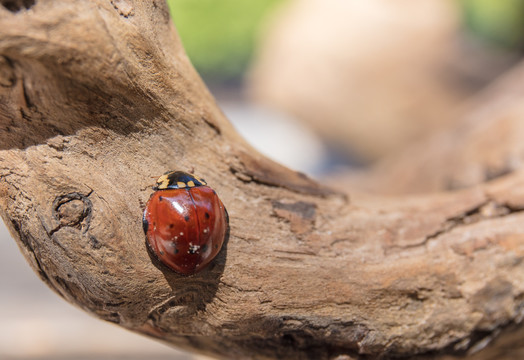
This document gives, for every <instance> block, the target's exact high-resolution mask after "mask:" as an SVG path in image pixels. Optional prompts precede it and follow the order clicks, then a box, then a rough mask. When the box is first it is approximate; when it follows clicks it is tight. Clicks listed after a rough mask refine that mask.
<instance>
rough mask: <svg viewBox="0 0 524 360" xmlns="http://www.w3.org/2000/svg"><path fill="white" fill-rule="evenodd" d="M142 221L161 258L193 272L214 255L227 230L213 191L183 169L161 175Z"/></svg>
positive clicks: (223, 210)
mask: <svg viewBox="0 0 524 360" xmlns="http://www.w3.org/2000/svg"><path fill="white" fill-rule="evenodd" d="M153 190H156V191H155V192H154V193H153V194H152V195H151V197H150V198H149V201H148V202H147V204H146V209H145V210H144V217H143V220H142V223H143V227H144V233H145V234H146V238H147V243H148V245H149V247H150V248H151V250H152V251H153V252H154V253H155V255H156V256H157V257H158V258H159V259H160V261H161V262H162V263H163V264H165V265H167V266H168V267H169V268H171V269H173V270H174V271H176V272H178V273H180V274H183V275H193V274H194V273H196V272H198V271H200V270H202V269H203V268H205V267H206V265H208V264H209V263H210V262H211V260H213V259H214V258H215V256H217V254H218V252H219V251H220V248H221V247H222V244H223V243H224V239H225V237H226V232H227V229H228V215H227V211H226V208H225V207H224V204H222V201H220V199H219V198H218V196H217V194H216V192H215V190H213V189H211V188H210V187H209V186H207V184H206V182H205V181H204V180H203V179H200V178H198V177H196V176H194V175H191V174H188V173H185V172H183V171H171V172H167V173H165V174H164V175H162V176H161V177H160V178H158V180H157V181H156V185H155V186H153Z"/></svg>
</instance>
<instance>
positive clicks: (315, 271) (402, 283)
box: [0, 0, 524, 359]
mask: <svg viewBox="0 0 524 360" xmlns="http://www.w3.org/2000/svg"><path fill="white" fill-rule="evenodd" d="M0 4H2V5H3V6H0V54H1V55H2V57H1V59H2V60H1V61H0V85H1V86H0V98H1V99H0V146H1V150H0V209H1V215H2V218H3V219H4V221H5V222H6V223H7V225H8V227H9V228H10V231H11V233H12V235H13V237H14V238H15V239H16V240H17V242H18V244H19V246H20V249H21V251H22V252H23V253H24V255H25V256H26V258H27V259H28V261H29V263H30V264H31V266H32V267H33V268H34V269H35V270H36V271H37V272H38V274H39V275H40V277H41V278H42V280H43V281H45V282H46V283H47V284H48V285H49V286H50V287H51V288H52V289H54V290H55V291H56V292H57V293H58V294H60V295H61V296H63V297H64V298H66V299H67V300H69V301H70V302H72V303H74V304H76V305H78V306H80V307H81V308H83V309H85V310H86V311H88V312H90V313H92V314H94V315H96V316H98V317H99V318H101V319H105V320H108V321H112V322H115V323H118V324H120V325H121V326H123V327H125V328H128V329H130V330H133V331H136V332H140V333H143V334H147V335H150V336H152V337H155V338H158V339H160V340H163V341H165V342H168V343H171V344H173V345H175V346H179V347H183V348H186V349H193V350H195V351H199V352H203V353H207V354H212V355H215V356H220V357H223V358H228V359H229V358H258V359H264V358H296V359H302V358H314V359H350V358H360V357H362V358H384V357H390V356H396V357H409V356H412V355H415V354H420V355H421V356H424V357H433V356H435V354H442V355H443V356H446V354H464V353H468V352H474V351H476V350H479V349H480V348H482V347H483V346H485V345H487V344H488V343H489V340H491V339H492V338H493V337H494V336H495V335H499V334H500V333H501V332H502V333H509V332H511V334H513V336H515V335H514V334H517V339H522V335H521V334H519V333H518V332H515V329H521V327H519V326H518V324H520V322H521V321H522V318H523V314H524V312H523V308H524V307H523V305H524V262H523V259H524V225H523V224H524V214H523V212H522V210H523V209H524V172H523V171H520V170H518V169H516V170H515V171H513V172H512V173H511V174H508V175H506V176H504V177H500V178H498V179H496V180H495V181H492V182H490V183H485V184H479V185H477V186H476V187H473V188H468V189H465V190H462V191H459V192H451V193H440V194H432V195H420V196H417V197H415V196H411V197H402V198H379V197H371V196H364V195H358V194H350V195H349V196H348V195H347V194H342V193H338V192H335V191H332V190H330V189H328V188H325V187H323V186H320V185H318V184H317V183H315V182H313V181H311V180H309V179H308V178H306V177H305V176H303V175H301V174H298V173H295V172H292V171H290V170H288V169H286V168H284V167H282V166H279V165H278V164H275V163H273V162H271V161H269V160H267V159H265V158H264V157H262V156H261V155H259V154H258V153H256V152H255V151H254V150H253V149H252V148H251V147H250V146H249V145H248V144H246V143H245V142H244V141H243V140H242V139H241V138H240V137H239V136H238V135H237V134H236V133H235V131H234V129H233V128H232V127H231V125H230V124H229V123H228V121H227V119H225V117H224V116H223V114H222V113H221V112H220V110H219V109H218V108H217V106H216V104H215V101H214V99H213V98H212V96H211V95H210V94H209V92H208V91H207V89H206V88H205V86H204V85H203V83H202V82H201V80H200V79H199V77H198V75H197V74H196V72H195V71H194V70H193V68H192V67H191V65H190V63H189V61H188V59H187V57H186V55H185V53H184V51H183V48H182V46H181V44H180V41H179V39H178V37H177V35H176V32H175V29H174V26H173V24H172V22H171V20H170V16H169V13H168V10H167V6H166V5H165V4H164V2H161V1H147V2H146V1H131V0H126V1H124V0H119V1H118V0H113V1H105V0H96V1H80V0H77V1H69V0H68V1H54V2H48V1H36V2H35V1H30V0H24V1H19V2H17V1H7V0H3V1H1V2H0ZM170 169H182V170H192V169H194V171H195V172H196V173H198V174H199V175H200V176H202V177H204V178H205V179H206V180H207V181H208V183H209V184H210V185H212V186H213V187H214V188H215V189H216V190H217V192H218V193H219V195H220V196H221V198H222V200H223V202H224V204H225V205H226V207H227V208H228V211H229V214H230V222H231V236H230V238H229V241H228V243H227V246H226V248H225V249H224V250H223V251H222V252H221V254H220V255H219V256H218V258H217V259H216V261H215V263H214V265H213V266H211V267H209V268H208V269H207V270H205V271H203V272H202V273H200V274H198V275H195V276H194V277H191V278H186V277H182V276H178V275H176V274H174V273H172V272H170V271H168V270H166V269H164V268H162V267H159V266H158V265H156V264H155V262H153V261H152V259H151V258H150V256H149V254H148V252H147V250H146V247H145V239H144V236H143V232H142V228H141V213H142V210H143V207H144V203H145V201H146V200H147V199H148V197H149V195H150V194H151V191H152V190H151V187H150V185H151V182H152V179H151V177H152V176H157V175H159V174H162V173H163V172H164V171H166V170H170ZM501 339H504V338H501ZM508 339H509V337H508ZM514 343H517V342H516V341H515V342H514ZM496 344H497V343H496ZM504 350H507V349H505V348H504V346H502V347H501V346H497V345H495V346H494V347H492V348H490V351H495V353H496V354H500V351H504ZM479 354H482V352H481V353H479ZM481 356H482V355H481Z"/></svg>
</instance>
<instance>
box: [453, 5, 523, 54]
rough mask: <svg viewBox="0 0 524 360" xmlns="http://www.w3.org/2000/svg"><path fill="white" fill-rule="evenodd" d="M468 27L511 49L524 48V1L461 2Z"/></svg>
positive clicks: (479, 34) (481, 35) (483, 36)
mask: <svg viewBox="0 0 524 360" xmlns="http://www.w3.org/2000/svg"><path fill="white" fill-rule="evenodd" d="M460 2H461V5H462V7H463V11H464V21H465V24H466V26H467V27H468V28H469V29H470V30H471V31H473V33H475V34H476V35H478V36H480V37H482V38H484V39H487V40H489V41H492V42H494V43H496V44H498V45H502V46H505V47H509V48H523V47H524V0H461V1H460Z"/></svg>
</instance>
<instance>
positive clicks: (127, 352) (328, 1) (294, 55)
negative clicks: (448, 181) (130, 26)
mask: <svg viewBox="0 0 524 360" xmlns="http://www.w3.org/2000/svg"><path fill="white" fill-rule="evenodd" d="M168 3H169V6H170V8H171V12H172V15H173V18H174V21H175V23H176V25H177V28H178V30H179V34H180V36H181V38H182V41H183V44H184V46H185V48H186V51H187V53H188V55H189V57H190V58H191V60H192V62H193V64H194V65H195V67H196V68H197V70H198V71H199V72H200V74H201V75H202V77H203V79H204V81H205V82H206V83H207V84H208V86H209V87H210V89H211V91H212V92H213V93H214V94H215V96H216V97H217V99H218V101H219V104H220V106H221V107H222V109H223V110H224V112H225V113H226V115H227V116H228V117H229V119H230V120H231V121H232V122H233V124H234V125H235V127H236V128H237V129H238V131H239V132H240V133H241V134H242V135H243V136H244V137H246V138H247V140H248V141H250V142H251V143H252V144H253V145H254V146H255V147H256V148H257V149H259V150H260V151H261V152H262V153H264V154H266V155H267V156H269V157H271V158H273V159H275V160H277V161H279V162H282V163H284V164H285V165H287V166H289V167H291V168H294V169H296V170H300V171H302V172H305V173H307V174H310V175H311V176H313V177H317V178H321V177H326V176H327V175H329V174H333V173H340V172H345V171H350V170H353V169H366V168H368V167H371V166H374V165H375V164H377V163H379V162H380V161H381V160H382V159H383V158H385V157H386V156H388V155H390V154H393V153H395V152H397V151H399V150H400V149H401V148H403V147H405V146H406V144H408V143H410V142H413V141H415V140H419V139H421V138H424V137H425V136H427V135H428V134H432V133H435V132H437V131H442V130H445V129H446V128H449V127H452V126H454V125H455V124H454V123H455V122H456V121H457V116H456V115H455V114H456V113H457V111H458V109H460V108H461V106H462V105H463V104H464V103H465V102H467V100H468V99H469V98H470V97H471V96H473V95H475V94H477V93H479V92H480V91H482V89H484V88H485V87H486V86H488V85H489V84H491V83H492V82H493V81H494V80H495V79H497V78H498V77H499V76H500V75H501V74H503V73H504V72H505V71H507V70H508V69H509V68H510V67H512V66H513V65H514V64H516V63H517V62H518V61H519V60H520V59H521V57H522V51H523V49H524V0H497V1H493V0H398V1H394V2H393V1H390V0H366V1H361V0H249V1H245V0H199V1H194V0H170V1H168ZM348 169H349V170H348ZM0 293H1V295H2V296H0V318H1V319H2V321H1V322H0V359H146V358H147V359H168V358H169V359H204V358H203V357H197V356H193V355H190V354H187V353H183V352H175V351H174V350H173V349H171V348H168V347H166V346H164V345H162V344H159V343H156V342H154V341H151V340H149V339H146V338H143V337H140V336H138V335H134V334H131V333H128V332H126V331H125V330H122V329H120V328H118V327H116V326H114V325H112V324H108V323H103V322H101V321H99V320H96V319H94V318H91V317H90V316H88V315H86V314H85V313H83V312H82V311H80V310H78V309H76V308H73V307H72V306H71V305H69V304H68V303H66V302H65V301H63V300H62V299H60V298H59V297H58V296H57V295H55V294H54V293H52V292H51V290H49V289H48V288H47V287H46V286H45V285H44V284H43V283H41V281H40V280H38V279H37V276H36V275H35V274H34V273H33V272H32V270H31V269H30V268H29V266H28V265H27V264H26V262H25V260H24V259H23V258H22V255H21V253H20V252H19V251H18V249H17V248H16V245H15V242H14V241H13V240H12V239H11V238H10V236H9V234H8V233H7V230H6V229H5V227H4V226H3V223H2V224H0Z"/></svg>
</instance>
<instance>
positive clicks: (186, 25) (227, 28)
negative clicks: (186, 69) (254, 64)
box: [168, 0, 282, 82]
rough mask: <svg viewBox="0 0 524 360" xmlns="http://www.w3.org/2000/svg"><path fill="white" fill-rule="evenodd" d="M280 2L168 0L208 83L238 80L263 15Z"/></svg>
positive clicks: (188, 46)
mask: <svg viewBox="0 0 524 360" xmlns="http://www.w3.org/2000/svg"><path fill="white" fill-rule="evenodd" d="M281 1H282V0H168V4H169V8H170V10H171V15H172V17H173V19H174V21H175V24H176V26H177V29H178V32H179V34H180V37H181V39H182V42H183V44H184V47H185V49H186V51H187V54H188V56H189V58H190V59H191V61H192V62H193V65H194V66H195V67H196V69H197V70H198V71H199V72H200V74H201V75H202V76H203V77H204V78H205V79H206V80H207V81H208V82H209V81H210V82H227V81H232V80H238V79H239V78H240V77H241V76H242V74H243V73H244V71H245V70H246V68H247V66H248V64H249V61H250V60H251V56H252V54H253V49H254V46H255V45H254V44H255V39H256V36H257V31H258V27H259V24H260V21H261V20H262V18H263V16H264V15H266V14H267V11H268V10H269V9H270V8H271V7H272V6H273V5H275V4H276V3H278V2H281Z"/></svg>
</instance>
